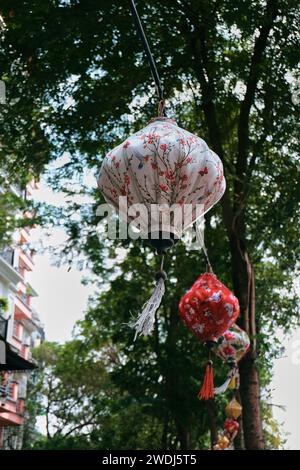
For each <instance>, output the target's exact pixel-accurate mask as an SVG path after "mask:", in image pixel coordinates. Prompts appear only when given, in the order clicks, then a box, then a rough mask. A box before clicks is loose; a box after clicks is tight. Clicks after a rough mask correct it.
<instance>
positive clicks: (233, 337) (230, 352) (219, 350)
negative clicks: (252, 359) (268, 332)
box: [213, 324, 250, 363]
mask: <svg viewBox="0 0 300 470" xmlns="http://www.w3.org/2000/svg"><path fill="white" fill-rule="evenodd" d="M249 347H250V339H249V336H248V335H247V333H246V332H245V331H244V330H242V329H241V328H240V327H239V326H238V325H236V324H234V325H232V326H231V327H230V328H229V329H228V330H227V331H225V333H224V334H223V335H222V336H220V338H218V341H217V343H216V344H215V345H214V347H213V352H214V353H215V354H216V355H217V356H218V357H220V358H221V359H222V360H223V361H224V362H226V363H232V362H239V361H240V360H241V359H242V357H243V356H244V355H245V354H246V353H247V351H248V350H249Z"/></svg>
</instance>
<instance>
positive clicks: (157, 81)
mask: <svg viewBox="0 0 300 470" xmlns="http://www.w3.org/2000/svg"><path fill="white" fill-rule="evenodd" d="M130 10H131V13H132V15H133V18H134V21H135V25H136V28H137V30H138V33H139V35H140V38H141V40H142V43H143V46H144V49H145V52H146V55H147V58H148V61H149V65H150V69H151V73H152V76H153V80H154V82H155V86H156V91H157V94H158V98H159V104H158V115H159V116H165V115H166V114H165V98H164V87H163V85H162V83H161V80H160V78H159V75H158V71H157V67H156V64H155V61H154V57H153V55H152V53H151V50H150V46H149V43H148V40H147V37H146V34H145V31H144V28H143V25H142V22H141V20H140V17H139V14H138V12H137V9H136V6H135V3H134V0H130Z"/></svg>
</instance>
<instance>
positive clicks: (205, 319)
mask: <svg viewBox="0 0 300 470" xmlns="http://www.w3.org/2000/svg"><path fill="white" fill-rule="evenodd" d="M131 11H132V13H133V16H134V19H135V22H136V26H137V29H138V32H139V34H140V36H141V39H142V42H143V45H144V48H145V51H146V54H147V57H148V60H149V63H150V67H151V72H152V75H153V78H154V81H155V83H156V87H157V91H158V96H159V113H158V116H157V117H155V118H154V119H152V120H151V121H150V122H149V123H148V124H147V126H146V127H144V128H143V129H141V130H140V131H138V132H136V133H135V134H133V135H131V136H130V137H128V138H127V139H126V140H125V141H124V142H122V143H121V144H119V145H118V146H117V147H115V148H114V149H113V150H111V151H110V152H109V153H108V154H107V155H106V156H105V158H104V160H103V163H102V166H101V171H100V175H99V179H98V186H99V189H100V191H101V192H102V194H103V196H104V198H105V200H106V201H107V202H108V203H109V204H111V205H112V206H113V207H114V208H115V209H116V210H117V212H118V214H119V216H120V217H121V218H123V219H124V220H125V221H126V222H127V223H128V224H131V225H132V226H133V227H135V228H136V230H137V231H138V232H139V234H140V237H141V238H142V239H146V240H148V241H149V242H150V244H151V245H152V246H153V247H154V248H155V250H156V254H157V255H158V256H160V258H161V260H160V269H159V271H158V272H157V273H156V274H155V280H156V284H155V287H154V290H153V293H152V295H151V297H150V299H149V300H148V301H147V302H146V303H145V305H144V307H143V308H142V311H141V312H140V314H139V315H138V317H137V318H136V320H135V321H133V322H132V325H131V326H133V328H134V329H135V338H134V339H136V338H137V337H138V336H140V335H145V336H147V335H150V334H151V333H152V331H153V329H154V323H155V314H156V311H157V309H158V308H159V306H160V304H161V301H162V298H163V295H164V292H165V282H166V280H167V274H166V273H165V272H164V270H163V266H164V256H165V255H166V254H167V251H168V250H169V249H170V248H171V247H172V246H174V245H175V244H176V243H177V242H178V241H179V240H180V239H181V237H182V235H183V233H184V232H185V231H186V230H187V229H188V228H189V227H190V226H192V225H193V224H196V232H197V236H198V238H200V239H201V238H202V240H200V241H201V245H202V248H203V250H204V253H205V256H206V259H207V262H208V272H206V273H204V274H201V276H200V277H199V278H198V279H197V280H196V281H195V283H194V284H193V286H192V287H191V288H190V289H189V290H188V291H187V292H186V294H185V295H184V296H183V297H182V299H181V300H180V302H179V314H180V317H181V319H182V321H183V322H184V324H185V325H186V326H187V328H189V330H190V331H191V332H192V333H193V334H194V335H195V336H196V337H197V339H198V340H199V341H200V342H201V343H202V344H204V345H205V346H206V347H207V349H208V362H207V366H206V371H205V375H204V380H203V383H202V387H201V390H200V392H199V398H200V399H204V400H209V399H213V398H214V396H215V395H218V394H219V393H224V392H225V391H226V390H227V389H228V388H229V389H232V390H233V391H234V392H236V391H237V390H238V388H239V371H238V361H239V360H241V359H242V357H243V356H244V355H245V354H246V352H247V351H248V348H249V344H250V342H249V338H248V336H247V334H246V333H245V332H244V331H243V330H242V329H241V328H239V327H238V326H237V325H236V324H235V322H236V320H237V318H238V315H239V312H240V307H239V302H238V299H237V298H236V297H235V296H234V294H233V293H232V292H231V291H230V290H229V289H228V288H227V287H226V286H225V285H223V284H222V283H221V282H220V281H219V280H218V279H217V277H216V275H215V274H214V273H213V271H212V267H211V264H210V262H209V258H208V254H207V250H206V247H205V244H204V239H203V237H202V235H201V232H200V231H199V225H198V223H199V221H203V218H204V215H205V214H206V213H207V212H208V211H209V210H210V209H211V208H212V207H213V206H214V205H215V204H216V203H217V202H218V201H219V200H220V199H221V197H222V196H223V194H224V192H225V189H226V182H225V178H224V171H223V165H222V161H221V159H220V158H219V157H218V155H216V154H215V153H214V152H213V151H212V150H211V149H210V148H209V147H208V145H207V144H206V142H205V141H204V140H203V139H201V138H200V137H198V136H196V135H194V134H192V133H190V132H188V131H187V130H185V129H182V128H181V127H179V126H178V125H177V123H176V122H175V121H174V120H173V119H169V118H167V117H166V111H165V99H164V94H163V86H162V84H161V82H160V79H159V76H158V73H157V69H156V66H155V62H154V59H153V57H152V54H151V51H150V48H149V44H148V42H147V39H146V36H145V33H144V30H143V27H142V25H141V21H140V19H139V16H138V13H137V11H136V8H135V5H134V1H133V0H131ZM121 198H125V199H126V204H121V203H120V200H121ZM137 206H138V207H137ZM213 354H214V355H216V356H218V357H219V358H220V359H221V360H222V361H223V362H225V363H226V364H227V365H228V366H229V371H228V374H227V377H226V380H225V382H224V383H223V384H222V385H221V386H220V387H216V388H215V387H214V380H213V361H212V357H213ZM225 412H226V416H227V418H226V420H225V422H224V426H223V431H222V433H220V434H219V437H218V441H217V442H216V443H214V446H213V449H214V450H224V449H227V448H229V447H230V446H231V445H232V443H233V440H234V438H235V437H236V435H237V433H238V430H239V423H238V421H237V419H238V418H239V416H240V414H241V412H242V408H241V405H240V404H239V402H238V401H237V399H236V396H234V398H233V399H232V400H231V401H230V403H229V404H228V405H227V407H226V410H225Z"/></svg>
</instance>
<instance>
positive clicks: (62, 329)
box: [28, 184, 300, 450]
mask: <svg viewBox="0 0 300 470" xmlns="http://www.w3.org/2000/svg"><path fill="white" fill-rule="evenodd" d="M34 197H35V199H36V200H38V201H46V202H48V203H52V204H55V205H58V206H59V205H63V204H64V198H63V196H62V195H61V194H54V193H53V192H52V191H51V190H50V189H49V188H48V187H47V186H46V185H45V184H41V186H40V189H38V190H37V191H36V192H35V195H34ZM64 239H65V233H64V231H63V229H61V228H56V229H53V230H52V231H51V234H50V237H48V236H46V232H45V231H44V230H42V229H40V228H36V229H34V230H33V231H32V240H33V241H42V242H43V244H44V245H46V246H50V245H52V246H56V245H58V244H60V243H62V242H63V241H64ZM87 274H88V273H87V272H86V271H77V270H76V269H75V268H74V269H73V268H72V269H71V270H70V271H68V269H67V267H66V266H62V267H56V266H54V265H53V262H52V260H51V256H50V254H49V253H47V251H46V252H45V253H43V254H37V255H36V256H35V268H34V271H33V272H32V273H30V274H29V276H28V281H29V282H30V283H31V284H32V286H33V287H34V289H35V290H36V291H37V293H38V297H37V298H35V299H34V301H33V306H34V308H35V309H36V310H37V311H38V313H39V315H40V317H41V320H42V322H43V323H44V325H45V332H46V339H47V340H48V341H58V342H64V341H67V340H69V339H70V338H71V337H72V330H73V326H74V324H75V322H76V321H77V320H79V319H80V318H83V317H84V313H85V310H86V308H87V305H88V298H89V296H90V295H92V294H93V292H94V287H93V285H83V284H82V283H81V281H82V279H83V277H84V276H86V275H87ZM279 334H280V333H279ZM283 344H284V345H285V347H286V352H285V355H284V357H283V358H281V359H278V360H277V361H276V362H275V365H274V377H273V381H272V384H271V389H272V395H273V397H272V404H273V405H274V406H273V413H274V417H275V418H276V419H277V420H278V421H279V422H280V423H282V429H283V431H284V433H286V440H287V443H286V446H285V448H287V449H291V450H300V404H299V396H300V395H299V390H300V329H297V330H296V331H295V332H294V333H293V335H292V336H291V337H290V338H285V339H283ZM282 407H283V408H284V409H282ZM38 427H39V429H40V431H41V432H43V431H44V429H45V420H44V417H41V418H40V419H39V420H38Z"/></svg>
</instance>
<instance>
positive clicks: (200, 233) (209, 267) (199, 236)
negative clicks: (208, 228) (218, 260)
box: [195, 217, 214, 273]
mask: <svg viewBox="0 0 300 470" xmlns="http://www.w3.org/2000/svg"><path fill="white" fill-rule="evenodd" d="M204 224H205V219H204V217H203V219H201V220H200V221H199V220H198V221H196V224H195V225H196V237H197V240H198V243H199V245H200V247H201V248H202V250H203V253H204V256H205V258H206V262H207V268H206V269H207V271H208V272H210V273H213V272H214V271H213V268H212V265H211V262H210V259H209V256H208V251H207V248H206V245H205V241H204ZM201 225H202V226H201Z"/></svg>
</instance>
